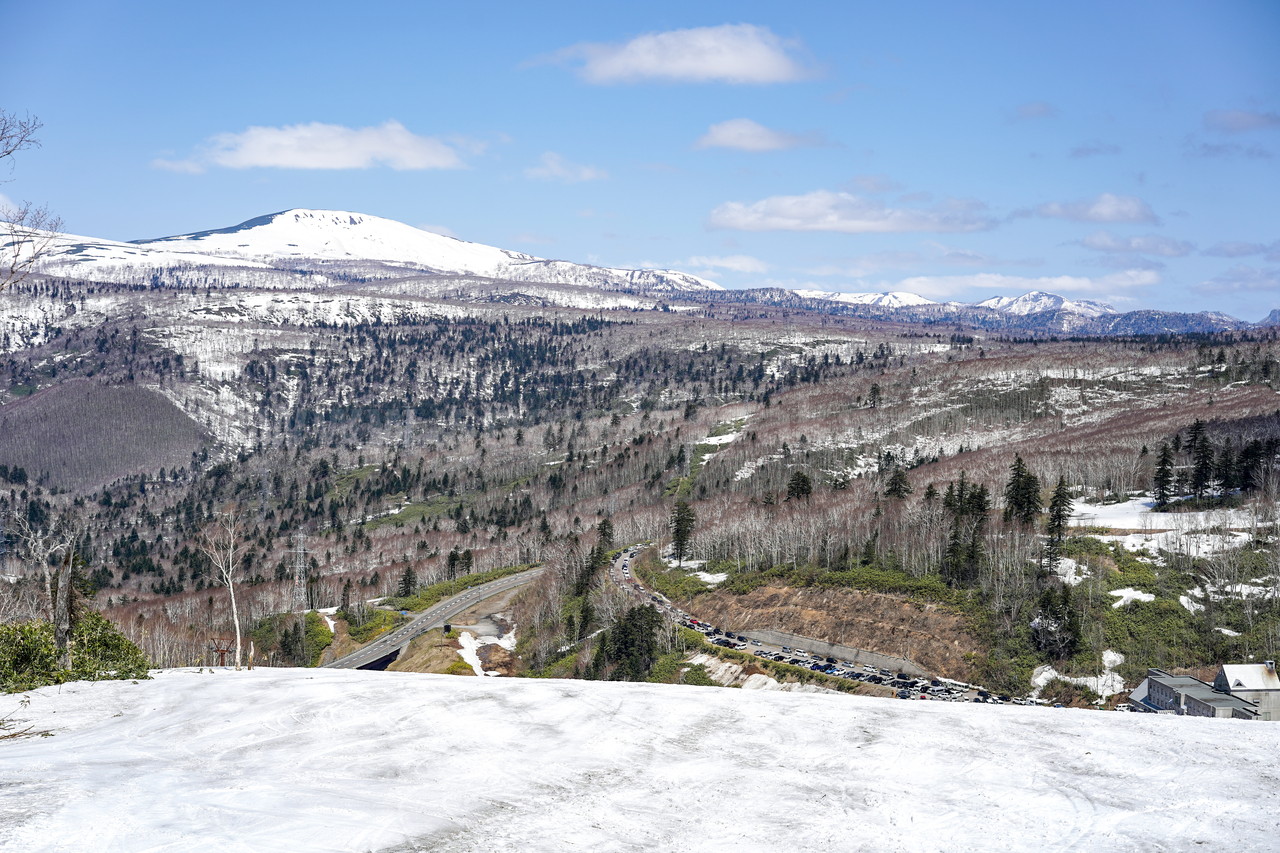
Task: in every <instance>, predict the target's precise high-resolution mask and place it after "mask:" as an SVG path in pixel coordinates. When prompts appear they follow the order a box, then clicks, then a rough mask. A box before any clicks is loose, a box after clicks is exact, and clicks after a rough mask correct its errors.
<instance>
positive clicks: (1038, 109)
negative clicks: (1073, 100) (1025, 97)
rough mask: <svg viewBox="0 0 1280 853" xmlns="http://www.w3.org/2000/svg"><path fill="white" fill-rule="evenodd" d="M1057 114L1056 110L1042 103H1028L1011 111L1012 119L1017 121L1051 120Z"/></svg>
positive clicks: (1048, 104)
mask: <svg viewBox="0 0 1280 853" xmlns="http://www.w3.org/2000/svg"><path fill="white" fill-rule="evenodd" d="M1057 114H1058V108H1057V107H1055V106H1054V105H1053V104H1050V103H1046V102H1044V101H1028V102H1027V103H1025V104H1019V105H1018V107H1017V109H1015V110H1014V111H1013V115H1014V118H1017V119H1036V118H1053V117H1054V116H1056V115H1057Z"/></svg>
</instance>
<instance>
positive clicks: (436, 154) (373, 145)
mask: <svg viewBox="0 0 1280 853" xmlns="http://www.w3.org/2000/svg"><path fill="white" fill-rule="evenodd" d="M152 165H153V166H155V167H156V168H158V169H166V170H168V171H173V172H187V173H199V172H203V171H205V170H206V169H207V168H209V167H211V166H218V167H222V168H226V169H252V168H265V169H369V168H373V167H375V166H387V167H389V168H392V169H398V170H419V169H460V168H462V167H463V166H464V165H465V164H464V163H463V162H462V159H461V158H460V157H459V156H458V152H457V151H456V150H455V149H454V148H453V147H452V146H450V145H448V144H446V143H445V142H443V141H441V140H439V139H437V138H435V137H430V136H419V135H418V134H415V133H413V132H411V131H409V130H408V129H407V128H406V127H405V126H404V125H402V124H401V123H400V122H398V121H387V122H385V123H383V124H381V125H378V126H377V127H360V128H352V127H344V126H342V125H338V124H323V123H321V122H311V123H310V124H292V125H285V126H284V127H250V128H247V129H246V130H243V131H241V132H239V133H220V134H218V135H216V136H213V137H211V138H210V139H208V140H207V141H206V142H205V143H204V144H203V145H201V146H200V147H199V149H198V150H197V152H196V154H195V155H194V156H193V157H191V158H188V159H186V160H168V159H157V160H153V161H152Z"/></svg>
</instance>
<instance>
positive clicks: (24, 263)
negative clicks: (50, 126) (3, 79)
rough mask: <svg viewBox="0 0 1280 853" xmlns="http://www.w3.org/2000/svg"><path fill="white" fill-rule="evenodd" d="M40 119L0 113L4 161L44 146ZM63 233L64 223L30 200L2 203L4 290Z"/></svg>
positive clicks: (0, 286) (0, 272) (0, 277)
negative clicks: (27, 149)
mask: <svg viewBox="0 0 1280 853" xmlns="http://www.w3.org/2000/svg"><path fill="white" fill-rule="evenodd" d="M40 128H41V124H40V120H39V119H37V118H35V117H33V116H18V115H17V114H16V113H10V112H6V111H4V110H0V161H4V160H7V159H8V158H10V157H12V156H13V155H14V154H16V153H17V152H19V151H21V150H23V149H24V148H35V147H38V146H39V145H40V141H39V140H38V139H36V135H35V134H36V131H38V130H39V129H40ZM61 230H62V220H61V219H59V218H58V217H56V216H54V215H53V214H52V213H50V212H49V209H48V208H47V207H41V206H37V205H35V204H33V203H31V202H29V201H24V202H21V203H20V204H16V205H10V204H7V203H3V202H0V290H4V289H5V288H6V287H8V286H9V285H12V284H17V283H18V282H20V281H22V280H23V279H24V278H26V277H27V275H28V274H29V273H30V272H31V270H32V269H33V268H34V267H35V265H36V261H38V260H39V259H40V257H41V256H42V255H44V253H45V252H47V251H48V250H49V247H50V246H51V245H52V244H53V241H54V240H55V239H56V237H57V232H59V231H61Z"/></svg>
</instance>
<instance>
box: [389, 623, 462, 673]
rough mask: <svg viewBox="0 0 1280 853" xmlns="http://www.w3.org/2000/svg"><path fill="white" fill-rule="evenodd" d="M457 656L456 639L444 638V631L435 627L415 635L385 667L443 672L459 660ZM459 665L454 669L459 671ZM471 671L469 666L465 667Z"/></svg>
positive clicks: (394, 670) (394, 669)
mask: <svg viewBox="0 0 1280 853" xmlns="http://www.w3.org/2000/svg"><path fill="white" fill-rule="evenodd" d="M461 660H462V658H460V657H458V641H457V640H448V639H445V636H444V632H443V631H442V630H441V629H439V628H435V629H433V630H431V631H428V632H427V633H425V634H423V635H422V636H420V637H415V638H414V639H413V641H412V642H411V643H409V648H407V649H405V650H404V653H403V654H401V655H400V657H399V658H397V659H396V662H395V663H393V664H391V666H389V667H387V669H388V670H389V671H391V672H444V671H445V670H447V669H449V667H450V666H451V665H452V664H454V663H456V662H459V661H461ZM460 670H461V668H460V667H459V668H458V669H457V670H455V671H460ZM467 672H468V673H470V672H471V668H470V667H468V668H467Z"/></svg>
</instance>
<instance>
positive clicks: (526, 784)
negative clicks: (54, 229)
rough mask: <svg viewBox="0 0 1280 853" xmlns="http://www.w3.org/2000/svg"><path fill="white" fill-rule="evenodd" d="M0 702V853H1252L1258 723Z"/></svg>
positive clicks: (232, 684) (319, 681)
mask: <svg viewBox="0 0 1280 853" xmlns="http://www.w3.org/2000/svg"><path fill="white" fill-rule="evenodd" d="M26 698H27V699H29V700H30V701H29V704H27V705H23V704H22V702H23V697H21V696H0V719H3V718H4V717H6V716H10V715H12V716H15V717H17V718H19V719H22V720H29V721H31V723H32V724H33V725H34V726H36V727H43V728H46V729H50V730H52V731H53V732H54V736H53V737H49V738H28V739H22V740H9V741H0V851H5V853H19V852H20V853H38V851H55V850H57V851H62V850H66V851H73V850H75V851H79V850H94V851H116V852H117V853H124V851H143V850H145V851H166V853H167V851H174V853H177V851H184V853H185V851H206V850H207V851H241V850H243V851H299V850H305V851H309V852H310V853H319V851H373V850H399V851H408V850H432V851H464V850H466V851H555V853H561V851H565V850H610V851H622V850H626V851H653V850H663V851H666V850H708V851H711V850H717V851H718V850H737V851H776V850H783V849H785V850H794V851H810V850H814V851H817V850H821V851H824V853H829V851H849V850H868V851H882V850H913V851H914V850H949V851H950V850H1065V849H1073V850H1108V851H1125V850H1211V849H1222V848H1223V847H1224V846H1229V847H1230V848H1231V849H1232V850H1240V851H1248V850H1273V849H1275V846H1274V845H1275V814H1276V810H1277V806H1280V789H1277V787H1276V785H1275V784H1274V755H1275V752H1274V745H1275V737H1276V732H1277V729H1275V728H1274V727H1273V726H1272V725H1271V724H1267V723H1246V722H1237V721H1231V720H1203V719H1194V718H1186V717H1156V716H1145V715H1126V714H1116V713H1103V712H1092V711H1071V710H1053V709H1046V708H1019V707H991V706H976V705H953V704H950V703H936V704H935V703H927V702H900V701H894V700H885V699H871V698H864V697H847V696H832V695H815V694H793V693H777V692H760V691H745V690H725V689H717V688H695V687H671V686H664V685H649V684H600V683H591V682H581V681H559V680H521V679H481V678H463V677H449V676H430V675H417V674H411V673H376V672H358V671H357V672H349V671H341V670H323V671H317V670H263V669H259V670H257V671H255V672H252V673H250V672H241V673H233V672H229V671H225V670H220V671H218V672H216V673H210V672H208V671H206V672H205V673H203V674H197V673H196V672H194V671H191V670H180V671H170V672H164V673H161V674H160V675H159V676H158V677H157V678H156V679H155V680H154V681H149V682H142V683H139V684H130V683H127V682H100V683H79V684H69V685H64V686H63V687H61V688H47V689H44V690H39V691H35V692H33V693H30V694H26Z"/></svg>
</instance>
